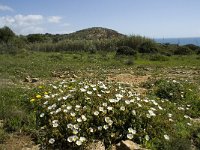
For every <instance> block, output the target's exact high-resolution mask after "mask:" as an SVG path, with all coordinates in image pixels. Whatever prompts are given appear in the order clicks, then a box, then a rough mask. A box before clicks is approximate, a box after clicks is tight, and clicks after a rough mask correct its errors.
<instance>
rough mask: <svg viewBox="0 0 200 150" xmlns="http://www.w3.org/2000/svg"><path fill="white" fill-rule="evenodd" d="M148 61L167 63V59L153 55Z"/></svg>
mask: <svg viewBox="0 0 200 150" xmlns="http://www.w3.org/2000/svg"><path fill="white" fill-rule="evenodd" d="M149 60H151V61H168V60H169V57H167V56H164V55H160V54H154V55H151V56H150V57H149Z"/></svg>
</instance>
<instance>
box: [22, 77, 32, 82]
mask: <svg viewBox="0 0 200 150" xmlns="http://www.w3.org/2000/svg"><path fill="white" fill-rule="evenodd" d="M24 82H32V80H31V77H30V76H27V77H25V79H24Z"/></svg>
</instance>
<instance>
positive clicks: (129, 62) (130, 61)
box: [125, 57, 134, 66]
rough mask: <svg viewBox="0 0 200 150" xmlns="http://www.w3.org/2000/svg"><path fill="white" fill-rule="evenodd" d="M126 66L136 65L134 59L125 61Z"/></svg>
mask: <svg viewBox="0 0 200 150" xmlns="http://www.w3.org/2000/svg"><path fill="white" fill-rule="evenodd" d="M125 65H127V66H131V65H134V60H133V58H132V57H129V58H128V59H127V60H126V61H125Z"/></svg>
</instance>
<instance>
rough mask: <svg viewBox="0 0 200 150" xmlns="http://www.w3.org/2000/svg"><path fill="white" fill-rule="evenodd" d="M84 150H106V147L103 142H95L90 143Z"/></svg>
mask: <svg viewBox="0 0 200 150" xmlns="http://www.w3.org/2000/svg"><path fill="white" fill-rule="evenodd" d="M84 150H105V146H104V144H103V142H102V141H95V142H92V143H89V144H88V145H87V146H86V147H85V148H84Z"/></svg>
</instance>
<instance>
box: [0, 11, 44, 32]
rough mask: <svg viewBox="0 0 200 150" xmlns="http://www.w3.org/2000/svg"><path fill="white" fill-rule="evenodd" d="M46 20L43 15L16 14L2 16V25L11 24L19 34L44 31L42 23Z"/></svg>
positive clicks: (0, 23) (0, 19)
mask: <svg viewBox="0 0 200 150" xmlns="http://www.w3.org/2000/svg"><path fill="white" fill-rule="evenodd" d="M43 22H44V17H43V16H42V15H21V14H19V15H15V16H13V17H12V16H3V17H0V27H3V26H9V27H11V28H12V29H13V30H14V31H15V32H16V33H17V34H29V33H43V32H44V29H43V28H42V27H40V25H41V24H42V23H43Z"/></svg>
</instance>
